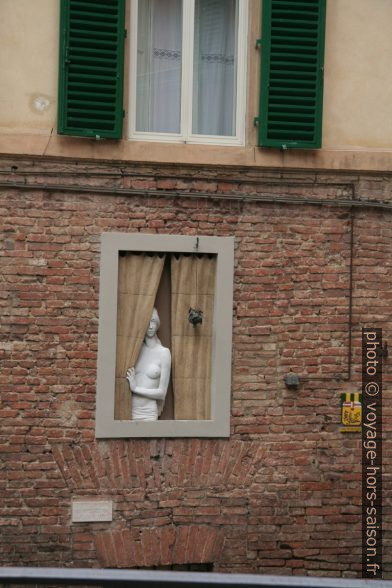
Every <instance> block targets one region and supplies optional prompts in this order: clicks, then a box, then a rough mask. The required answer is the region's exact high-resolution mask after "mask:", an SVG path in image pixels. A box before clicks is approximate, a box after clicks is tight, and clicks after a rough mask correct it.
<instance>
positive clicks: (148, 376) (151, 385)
mask: <svg viewBox="0 0 392 588" xmlns="http://www.w3.org/2000/svg"><path fill="white" fill-rule="evenodd" d="M159 324H160V320H159V315H158V311H157V310H156V308H154V309H153V311H152V315H151V320H150V324H149V325H148V328H147V331H146V335H145V338H144V342H143V345H142V348H141V350H140V354H139V357H138V360H137V362H136V365H135V366H134V367H131V368H129V370H128V371H127V380H128V382H129V387H130V389H131V392H132V419H133V420H135V421H156V420H158V416H159V415H160V414H161V412H162V410H163V405H164V402H165V396H166V392H167V387H168V385H169V379H170V367H171V355H170V351H169V349H167V347H163V345H162V343H161V342H160V340H159V339H158V337H157V334H156V333H157V331H158V329H159Z"/></svg>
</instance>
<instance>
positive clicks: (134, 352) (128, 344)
mask: <svg viewBox="0 0 392 588" xmlns="http://www.w3.org/2000/svg"><path fill="white" fill-rule="evenodd" d="M164 262H165V257H164V256H161V257H160V256H158V255H146V254H140V255H136V254H126V255H124V256H120V257H119V265H118V299H117V347H116V349H117V352H116V387H115V409H114V413H115V414H114V418H115V419H117V420H129V419H130V418H131V393H130V391H129V385H128V381H127V379H126V372H127V369H128V368H130V367H132V366H134V365H135V363H136V361H137V358H138V357H139V353H140V349H141V346H142V343H143V340H144V336H145V333H146V329H147V326H148V323H149V321H150V318H151V313H152V309H153V308H154V303H155V297H156V293H157V290H158V286H159V282H160V279H161V275H162V270H163V265H164Z"/></svg>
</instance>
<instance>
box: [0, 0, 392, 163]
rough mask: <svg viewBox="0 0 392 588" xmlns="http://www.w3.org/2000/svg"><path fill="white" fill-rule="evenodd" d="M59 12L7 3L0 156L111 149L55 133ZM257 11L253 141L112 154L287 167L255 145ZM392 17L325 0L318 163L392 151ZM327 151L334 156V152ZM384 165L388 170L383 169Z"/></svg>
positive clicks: (119, 148) (385, 5)
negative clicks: (349, 153) (239, 144)
mask: <svg viewBox="0 0 392 588" xmlns="http://www.w3.org/2000/svg"><path fill="white" fill-rule="evenodd" d="M59 6H60V3H59V0H34V2H31V1H30V0H2V2H1V5H0V39H1V52H0V151H1V152H3V153H7V152H8V153H16V152H21V153H31V154H42V153H44V152H45V149H48V151H47V152H48V154H51V155H56V156H59V155H67V156H72V155H74V156H76V157H80V156H81V157H83V156H84V157H94V158H95V157H107V155H106V154H105V149H104V150H103V152H102V148H100V147H96V146H93V147H91V145H90V144H89V143H91V141H90V142H89V143H87V141H81V140H79V139H71V138H68V137H66V138H65V139H61V138H58V137H56V134H55V133H54V134H53V129H55V128H56V110H57V72H58V63H57V62H58V28H59V27H58V22H59ZM260 6H261V3H260V2H259V1H258V0H250V39H249V63H248V74H249V81H248V113H247V145H246V146H245V147H212V148H207V146H197V145H186V146H184V145H174V146H168V145H159V144H155V145H154V144H151V143H150V144H147V145H145V144H144V143H141V142H134V141H132V142H130V141H122V142H120V144H118V142H116V145H115V147H114V150H113V151H112V146H110V149H109V150H110V151H111V152H112V153H113V155H112V157H116V158H118V159H134V158H135V159H144V160H149V159H150V156H149V153H150V152H152V153H153V155H152V158H153V159H154V160H155V161H166V160H168V151H170V158H169V159H170V160H171V156H172V147H173V148H174V152H175V153H177V152H178V150H179V154H178V155H175V158H178V160H179V161H184V162H186V161H187V159H189V158H190V160H191V161H193V162H197V163H199V162H200V163H203V161H202V160H203V153H204V154H205V151H206V149H207V152H208V155H207V160H208V162H212V163H214V162H216V163H228V164H242V165H253V164H254V163H257V164H260V165H271V164H272V165H279V166H281V165H283V166H284V165H285V164H287V157H286V161H285V162H283V161H281V157H280V155H279V154H276V153H274V154H273V156H272V161H271V152H270V151H268V152H267V150H260V149H258V148H256V147H255V145H256V132H255V129H254V128H253V117H254V116H255V115H256V114H257V102H258V71H259V52H258V51H256V50H255V49H254V45H255V40H256V38H257V37H258V36H259V34H260V26H259V22H260ZM391 21H392V3H391V2H390V1H389V0H329V2H328V7H327V28H326V59H325V92H324V132H323V150H322V153H324V154H325V153H326V154H329V156H328V157H327V160H325V155H322V156H321V159H320V156H318V158H319V160H318V162H317V165H318V166H321V167H327V166H330V167H333V166H334V165H337V166H339V159H340V155H339V151H340V150H343V151H347V150H351V151H363V150H368V151H376V152H377V151H383V152H385V151H387V152H388V151H389V150H390V149H392V116H391V110H392V106H391V105H392V71H391V68H390V64H389V59H390V55H391V54H392V39H391V36H390V22H391ZM126 103H127V100H126V99H125V104H126ZM52 134H53V135H52ZM21 135H23V142H22V144H21V142H20V138H21V137H20V136H21ZM42 135H44V136H42ZM51 135H52V136H51ZM151 147H152V149H151ZM331 151H333V152H335V151H337V154H335V155H331V154H330V152H331ZM188 152H189V153H188ZM384 155H385V153H383V154H381V155H380V157H382V158H383V157H384ZM289 157H290V156H289ZM342 157H343V158H345V157H346V156H345V155H342ZM204 158H205V157H204ZM336 158H337V159H338V163H337V164H336ZM294 159H295V161H293V165H298V162H297V161H296V156H295V157H294ZM305 159H306V157H305ZM354 159H355V158H354ZM312 161H313V160H312ZM305 165H307V164H306V163H305ZM353 165H354V164H352V165H351V167H353ZM356 165H357V166H358V163H357V164H356ZM339 167H340V166H339ZM362 167H368V168H369V169H370V168H371V167H372V165H369V164H368V165H366V164H365V163H363V164H362ZM382 167H384V169H385V163H383V165H382Z"/></svg>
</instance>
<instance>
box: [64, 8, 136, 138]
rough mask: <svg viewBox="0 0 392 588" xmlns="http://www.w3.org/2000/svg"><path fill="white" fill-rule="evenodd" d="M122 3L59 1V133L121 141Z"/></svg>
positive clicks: (123, 11)
mask: <svg viewBox="0 0 392 588" xmlns="http://www.w3.org/2000/svg"><path fill="white" fill-rule="evenodd" d="M124 24H125V0H105V2H99V1H97V0H61V36H62V37H61V44H60V45H61V47H60V78H59V125H58V132H59V134H69V135H79V136H87V137H96V136H100V137H107V138H121V134H122V122H123V109H122V108H123V107H122V98H123V96H122V94H123V66H124V36H125V35H124Z"/></svg>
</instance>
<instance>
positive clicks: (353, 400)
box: [341, 392, 362, 433]
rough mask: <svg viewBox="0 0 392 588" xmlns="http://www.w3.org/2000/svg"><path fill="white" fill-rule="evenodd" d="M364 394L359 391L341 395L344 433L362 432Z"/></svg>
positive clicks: (342, 429)
mask: <svg viewBox="0 0 392 588" xmlns="http://www.w3.org/2000/svg"><path fill="white" fill-rule="evenodd" d="M361 400H362V396H361V395H360V394H359V392H353V393H350V392H346V393H345V394H342V395H341V406H342V425H343V427H342V428H341V431H342V433H360V432H361V430H362V429H361V425H362V403H361Z"/></svg>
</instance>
